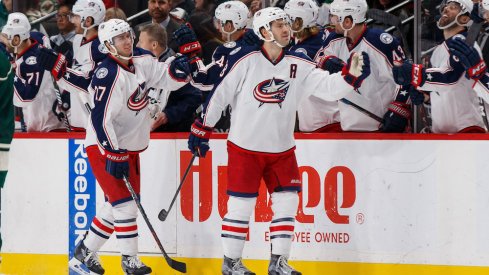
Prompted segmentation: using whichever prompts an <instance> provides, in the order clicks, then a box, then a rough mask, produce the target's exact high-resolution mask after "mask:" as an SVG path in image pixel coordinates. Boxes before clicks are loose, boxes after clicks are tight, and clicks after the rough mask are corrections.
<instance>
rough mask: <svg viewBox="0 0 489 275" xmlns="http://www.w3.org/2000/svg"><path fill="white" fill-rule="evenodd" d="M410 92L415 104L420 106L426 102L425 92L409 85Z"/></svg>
mask: <svg viewBox="0 0 489 275" xmlns="http://www.w3.org/2000/svg"><path fill="white" fill-rule="evenodd" d="M408 93H409V97H410V98H411V102H412V103H413V104H414V105H416V106H418V105H421V104H423V103H424V100H425V93H423V92H420V91H418V90H416V89H415V88H414V87H413V86H410V87H409V89H408Z"/></svg>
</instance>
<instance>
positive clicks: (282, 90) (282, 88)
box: [253, 78, 290, 108]
mask: <svg viewBox="0 0 489 275" xmlns="http://www.w3.org/2000/svg"><path fill="white" fill-rule="evenodd" d="M289 85H290V84H289V82H287V81H285V80H282V79H277V78H272V79H267V80H264V81H262V82H260V83H259V84H258V85H256V87H255V89H253V96H254V97H255V99H256V100H258V101H259V102H260V106H258V107H261V106H262V105H263V104H265V103H277V104H278V106H279V107H280V108H282V102H283V101H284V100H285V97H286V96H287V92H288V91H289Z"/></svg>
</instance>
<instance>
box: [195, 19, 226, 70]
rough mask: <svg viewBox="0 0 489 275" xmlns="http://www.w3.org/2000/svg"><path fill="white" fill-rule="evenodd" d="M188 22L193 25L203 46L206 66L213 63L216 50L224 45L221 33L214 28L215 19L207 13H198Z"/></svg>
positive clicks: (202, 55)
mask: <svg viewBox="0 0 489 275" xmlns="http://www.w3.org/2000/svg"><path fill="white" fill-rule="evenodd" d="M188 22H189V23H190V25H192V28H193V29H194V32H195V35H196V36H197V40H199V42H200V44H201V45H202V53H201V57H202V61H203V62H204V64H209V63H211V62H212V54H213V53H214V50H215V49H216V48H217V47H219V46H220V45H222V41H221V39H220V33H219V31H218V30H217V29H216V27H215V26H214V21H213V17H212V16H211V15H209V14H208V13H206V12H197V13H194V14H192V16H190V18H189V20H188Z"/></svg>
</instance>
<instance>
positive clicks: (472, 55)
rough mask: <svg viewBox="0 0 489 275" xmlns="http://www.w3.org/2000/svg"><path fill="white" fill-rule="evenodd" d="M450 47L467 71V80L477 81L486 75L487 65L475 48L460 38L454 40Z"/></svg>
mask: <svg viewBox="0 0 489 275" xmlns="http://www.w3.org/2000/svg"><path fill="white" fill-rule="evenodd" d="M449 47H450V52H451V53H452V54H453V55H454V56H456V57H458V59H459V60H460V64H462V66H463V67H464V69H465V70H466V71H467V72H466V73H465V76H466V77H467V78H469V79H474V80H477V79H479V78H481V77H482V76H483V75H484V74H485V73H486V71H487V66H486V63H485V62H484V60H483V59H482V58H481V57H480V55H479V52H477V50H476V49H475V48H474V47H472V46H469V45H467V43H465V41H463V40H462V39H460V38H459V37H457V38H454V39H453V40H452V41H451V43H450V44H449Z"/></svg>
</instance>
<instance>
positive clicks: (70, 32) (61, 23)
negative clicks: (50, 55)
mask: <svg viewBox="0 0 489 275" xmlns="http://www.w3.org/2000/svg"><path fill="white" fill-rule="evenodd" d="M71 16H73V14H72V13H71V6H70V5H68V4H62V5H60V6H59V9H58V13H57V14H56V26H58V30H59V33H58V34H57V35H53V36H51V37H50V40H51V47H52V48H53V50H55V51H57V52H58V53H62V54H64V55H65V56H68V57H73V38H74V37H75V24H73V23H71V21H70V18H71ZM68 59H70V58H68Z"/></svg>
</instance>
